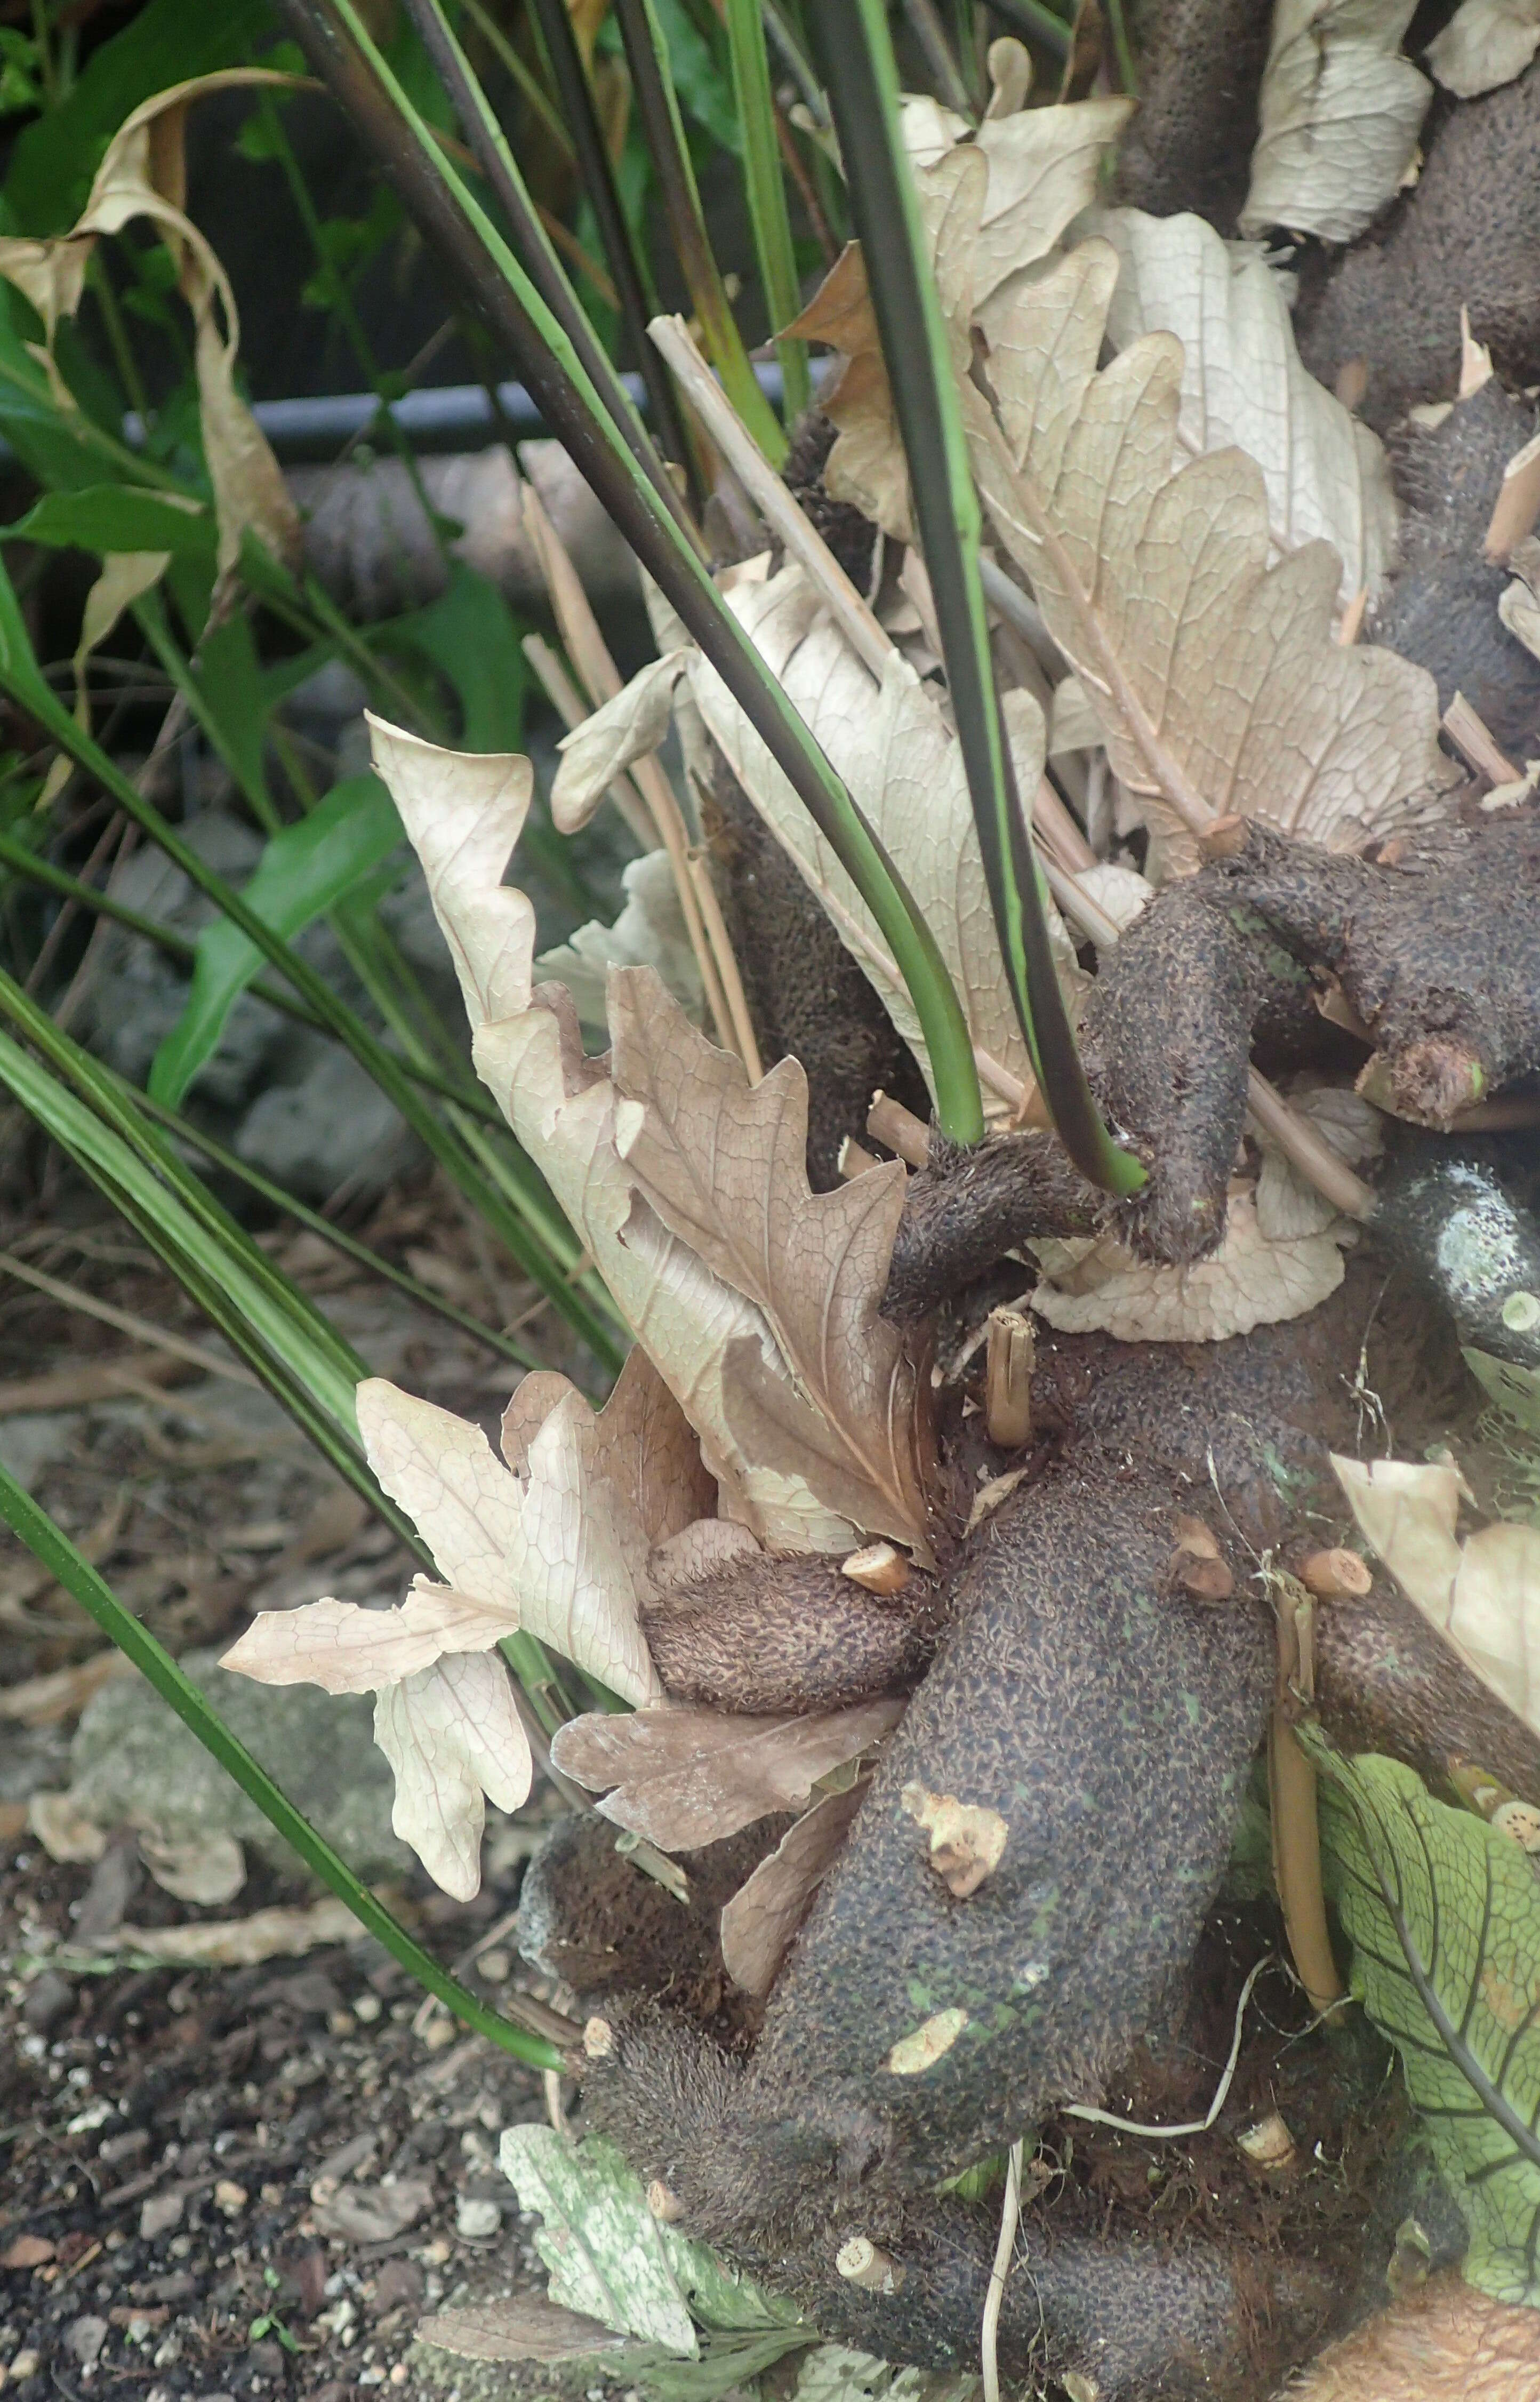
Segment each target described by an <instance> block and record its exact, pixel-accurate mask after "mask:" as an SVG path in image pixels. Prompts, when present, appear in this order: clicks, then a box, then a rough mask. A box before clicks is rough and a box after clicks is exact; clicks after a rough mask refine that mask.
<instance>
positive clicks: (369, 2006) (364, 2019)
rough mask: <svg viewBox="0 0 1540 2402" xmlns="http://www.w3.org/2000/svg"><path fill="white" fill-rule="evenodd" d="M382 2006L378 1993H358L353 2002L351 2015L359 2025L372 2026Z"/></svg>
mask: <svg viewBox="0 0 1540 2402" xmlns="http://www.w3.org/2000/svg"><path fill="white" fill-rule="evenodd" d="M384 2008H385V2005H384V2003H383V2002H382V2001H381V2000H380V1998H379V1995H378V1994H360V1995H359V1997H358V1999H357V2001H356V2002H355V2003H354V2004H353V2016H354V2018H355V2019H356V2020H357V2021H358V2022H359V2024H360V2026H373V2024H374V2022H375V2021H376V2019H377V2018H378V2017H379V2015H380V2013H381V2011H382V2010H383V2009H384Z"/></svg>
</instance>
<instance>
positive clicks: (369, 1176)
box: [236, 1045, 419, 1201]
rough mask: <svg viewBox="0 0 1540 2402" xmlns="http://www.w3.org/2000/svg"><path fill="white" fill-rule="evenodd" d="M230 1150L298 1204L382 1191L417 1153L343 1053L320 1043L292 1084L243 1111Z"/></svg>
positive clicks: (411, 1140)
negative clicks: (344, 1190)
mask: <svg viewBox="0 0 1540 2402" xmlns="http://www.w3.org/2000/svg"><path fill="white" fill-rule="evenodd" d="M236 1149H237V1150H238V1151H239V1153H240V1154H241V1158H242V1159H245V1160H249V1161H250V1162H251V1164H252V1166H254V1167H260V1168H261V1169H262V1171H263V1173H264V1174H265V1175H267V1176H270V1177H273V1178H275V1179H276V1180H277V1181H278V1182H279V1183H280V1184H283V1185H286V1186H287V1187H288V1189H289V1190H290V1191H291V1192H294V1193H297V1194H299V1195H300V1196H301V1198H302V1199H305V1200H309V1201H327V1200H330V1199H331V1197H332V1195H333V1194H335V1193H336V1192H337V1190H338V1188H339V1187H340V1186H341V1185H343V1184H346V1185H347V1186H348V1187H349V1189H350V1191H351V1192H352V1193H353V1194H357V1195H363V1196H370V1195H373V1194H378V1193H381V1192H383V1191H384V1189H385V1187H386V1185H387V1184H389V1183H390V1182H391V1181H392V1179H394V1178H395V1177H397V1176H400V1175H402V1174H404V1173H405V1172H406V1169H407V1168H409V1167H410V1166H412V1165H413V1163H414V1162H415V1160H416V1159H417V1158H418V1156H419V1150H418V1143H417V1139H416V1137H415V1136H413V1135H412V1134H411V1133H409V1132H408V1130H407V1128H406V1125H404V1124H403V1122H402V1120H401V1119H400V1118H399V1117H398V1116H397V1114H396V1112H395V1111H394V1110H393V1109H392V1106H391V1104H390V1102H389V1101H388V1100H387V1099H386V1098H385V1096H384V1095H383V1093H381V1091H380V1090H379V1087H378V1084H375V1083H374V1082H373V1081H372V1079H371V1078H370V1077H368V1076H366V1075H365V1074H364V1070H363V1069H362V1068H361V1067H360V1066H359V1065H358V1062H357V1061H356V1060H355V1059H354V1058H353V1057H352V1056H351V1053H349V1052H346V1051H339V1050H337V1049H336V1048H334V1047H332V1046H330V1045H327V1046H324V1047H323V1051H322V1053H321V1056H318V1057H316V1058H315V1059H314V1060H313V1061H312V1062H311V1064H310V1065H309V1066H308V1067H307V1069H306V1071H305V1073H304V1074H303V1076H302V1077H301V1078H300V1079H299V1081H298V1082H297V1083H295V1084H280V1085H274V1086H272V1087H270V1088H269V1089H268V1091H267V1092H265V1093H262V1094H260V1095H259V1096H258V1097H257V1098H256V1100H255V1101H254V1102H253V1104H252V1106H251V1108H250V1109H249V1110H248V1111H247V1112H246V1117H245V1122H244V1124H243V1125H242V1126H241V1132H240V1134H239V1136H238V1137H237V1139H236Z"/></svg>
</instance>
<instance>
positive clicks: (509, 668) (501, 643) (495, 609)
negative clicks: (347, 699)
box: [376, 559, 529, 751]
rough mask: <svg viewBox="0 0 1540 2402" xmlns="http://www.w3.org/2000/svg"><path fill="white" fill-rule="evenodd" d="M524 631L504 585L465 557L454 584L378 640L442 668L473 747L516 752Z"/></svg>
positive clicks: (464, 740) (520, 733) (525, 674)
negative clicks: (503, 590) (504, 594)
mask: <svg viewBox="0 0 1540 2402" xmlns="http://www.w3.org/2000/svg"><path fill="white" fill-rule="evenodd" d="M518 637H519V628H518V624H517V621H516V618H515V616H514V613H513V611H512V610H511V609H510V608H509V606H508V603H507V601H505V600H504V599H503V597H502V593H501V592H500V591H499V590H498V588H497V586H496V585H495V584H492V583H490V582H488V578H487V577H486V576H485V575H481V574H478V573H477V572H476V570H475V569H474V567H467V566H466V564H465V562H464V560H463V559H456V560H455V561H454V564H453V568H452V571H451V573H450V578H449V585H448V589H447V591H445V592H442V593H441V594H440V595H439V598H438V599H437V600H436V601H430V602H429V604H428V606H427V607H426V608H425V609H416V610H414V611H413V612H412V614H411V615H410V616H409V617H397V618H396V619H394V620H393V622H392V624H391V625H390V626H389V627H382V628H380V629H379V632H378V635H377V636H376V640H377V642H378V644H379V647H380V648H381V649H387V650H392V651H408V652H416V653H417V654H418V656H419V657H421V658H425V659H427V660H429V661H430V662H431V663H432V665H433V667H435V668H436V669H437V670H438V671H439V673H440V674H441V675H442V676H443V677H444V678H445V679H446V681H447V683H448V684H449V685H450V687H451V689H452V690H453V692H454V694H455V697H456V698H457V699H458V700H459V702H460V708H461V738H460V739H461V745H462V747H463V748H464V749H465V750H467V751H516V750H517V749H518V748H519V746H520V744H521V743H522V741H523V739H524V694H525V687H526V685H527V683H528V681H529V670H528V668H527V667H526V666H525V663H524V654H523V652H522V651H521V650H520V648H519V640H518Z"/></svg>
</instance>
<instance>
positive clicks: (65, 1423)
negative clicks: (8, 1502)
mask: <svg viewBox="0 0 1540 2402" xmlns="http://www.w3.org/2000/svg"><path fill="white" fill-rule="evenodd" d="M83 1424H84V1414H83V1412H81V1411H79V1410H40V1411H38V1412H36V1413H35V1414H34V1413H33V1412H31V1411H28V1412H27V1413H25V1414H24V1415H21V1416H19V1417H14V1418H0V1462H3V1463H4V1464H5V1466H6V1467H7V1468H8V1469H9V1470H10V1472H11V1474H12V1475H13V1476H14V1477H15V1479H16V1481H17V1483H18V1484H20V1486H21V1490H22V1492H23V1493H32V1492H35V1490H36V1487H37V1480H38V1478H39V1477H40V1476H41V1475H42V1473H43V1470H45V1469H46V1468H51V1467H53V1465H54V1463H55V1461H56V1460H61V1459H67V1458H68V1457H69V1456H70V1454H71V1452H72V1451H73V1450H74V1449H75V1446H76V1443H77V1442H78V1440H79V1436H80V1429H81V1427H82V1425H83Z"/></svg>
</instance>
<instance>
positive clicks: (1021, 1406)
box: [984, 1309, 1038, 1451]
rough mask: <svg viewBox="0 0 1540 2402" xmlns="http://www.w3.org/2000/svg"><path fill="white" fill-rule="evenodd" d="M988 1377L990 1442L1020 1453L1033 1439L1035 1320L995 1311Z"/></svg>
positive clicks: (1013, 1311) (986, 1396)
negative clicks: (1024, 1445) (1033, 1327)
mask: <svg viewBox="0 0 1540 2402" xmlns="http://www.w3.org/2000/svg"><path fill="white" fill-rule="evenodd" d="M986 1340H987V1356H986V1362H985V1374H984V1423H985V1424H986V1426H987V1427H988V1429H989V1440H990V1442H991V1443H998V1444H999V1446H1000V1448H1001V1449H1002V1450H1003V1451H1019V1450H1020V1449H1021V1448H1022V1445H1023V1444H1024V1443H1030V1442H1031V1440H1032V1371H1033V1369H1034V1368H1035V1367H1036V1365H1037V1359H1038V1346H1037V1341H1036V1338H1035V1336H1034V1334H1033V1332H1032V1321H1031V1319H1030V1318H1026V1317H1024V1316H1023V1314H1022V1312H1021V1311H1020V1310H1017V1309H992V1310H991V1311H990V1313H989V1332H988V1336H987V1338H986Z"/></svg>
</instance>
